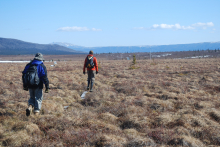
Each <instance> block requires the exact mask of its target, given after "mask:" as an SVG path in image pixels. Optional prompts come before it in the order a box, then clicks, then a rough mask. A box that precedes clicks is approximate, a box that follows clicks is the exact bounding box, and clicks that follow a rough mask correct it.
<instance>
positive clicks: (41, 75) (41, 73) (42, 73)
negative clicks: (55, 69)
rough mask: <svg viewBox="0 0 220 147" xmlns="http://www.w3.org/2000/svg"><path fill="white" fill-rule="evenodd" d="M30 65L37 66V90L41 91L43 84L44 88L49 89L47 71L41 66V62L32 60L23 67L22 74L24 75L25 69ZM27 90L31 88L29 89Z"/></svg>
mask: <svg viewBox="0 0 220 147" xmlns="http://www.w3.org/2000/svg"><path fill="white" fill-rule="evenodd" d="M31 64H34V65H36V66H37V73H38V77H39V78H40V84H39V88H40V89H43V83H44V84H45V87H46V88H49V80H48V78H47V69H46V66H45V65H44V64H43V62H42V61H39V60H33V61H32V62H30V63H28V64H27V65H26V66H25V68H24V71H23V72H22V74H23V75H24V74H25V73H26V71H27V69H28V68H29V67H30V65H31ZM22 79H23V76H22ZM23 86H24V85H23ZM29 88H31V87H29Z"/></svg>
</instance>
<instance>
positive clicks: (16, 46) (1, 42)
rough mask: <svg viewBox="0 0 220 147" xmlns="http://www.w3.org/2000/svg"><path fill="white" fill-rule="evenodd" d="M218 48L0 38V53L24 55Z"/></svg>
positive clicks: (216, 46)
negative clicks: (107, 44)
mask: <svg viewBox="0 0 220 147" xmlns="http://www.w3.org/2000/svg"><path fill="white" fill-rule="evenodd" d="M219 48H220V42H203V43H192V44H173V45H152V46H150V45H147V46H106V47H83V46H78V45H74V44H70V43H63V42H53V43H50V44H36V43H29V42H24V41H20V40H17V39H7V38H0V55H19V54H20V55H24V54H35V53H37V52H41V53H42V54H45V55H67V54H85V53H88V52H89V51H90V50H93V52H94V53H133V52H150V51H151V52H171V51H193V50H207V49H210V50H214V49H219Z"/></svg>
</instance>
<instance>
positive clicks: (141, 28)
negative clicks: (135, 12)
mask: <svg viewBox="0 0 220 147" xmlns="http://www.w3.org/2000/svg"><path fill="white" fill-rule="evenodd" d="M133 29H134V30H143V29H145V28H144V27H134V28H133Z"/></svg>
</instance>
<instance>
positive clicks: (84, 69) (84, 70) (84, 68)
mask: <svg viewBox="0 0 220 147" xmlns="http://www.w3.org/2000/svg"><path fill="white" fill-rule="evenodd" d="M86 60H87V59H85V62H84V66H83V74H86Z"/></svg>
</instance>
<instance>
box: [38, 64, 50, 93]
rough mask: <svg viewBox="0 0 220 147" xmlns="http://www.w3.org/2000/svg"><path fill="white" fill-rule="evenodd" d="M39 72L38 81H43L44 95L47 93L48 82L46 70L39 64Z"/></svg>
mask: <svg viewBox="0 0 220 147" xmlns="http://www.w3.org/2000/svg"><path fill="white" fill-rule="evenodd" d="M41 67H42V68H41V71H40V79H41V80H42V81H43V83H44V84H45V87H46V90H45V93H48V91H49V89H50V88H49V80H48V78H47V68H46V66H45V65H44V64H41Z"/></svg>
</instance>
